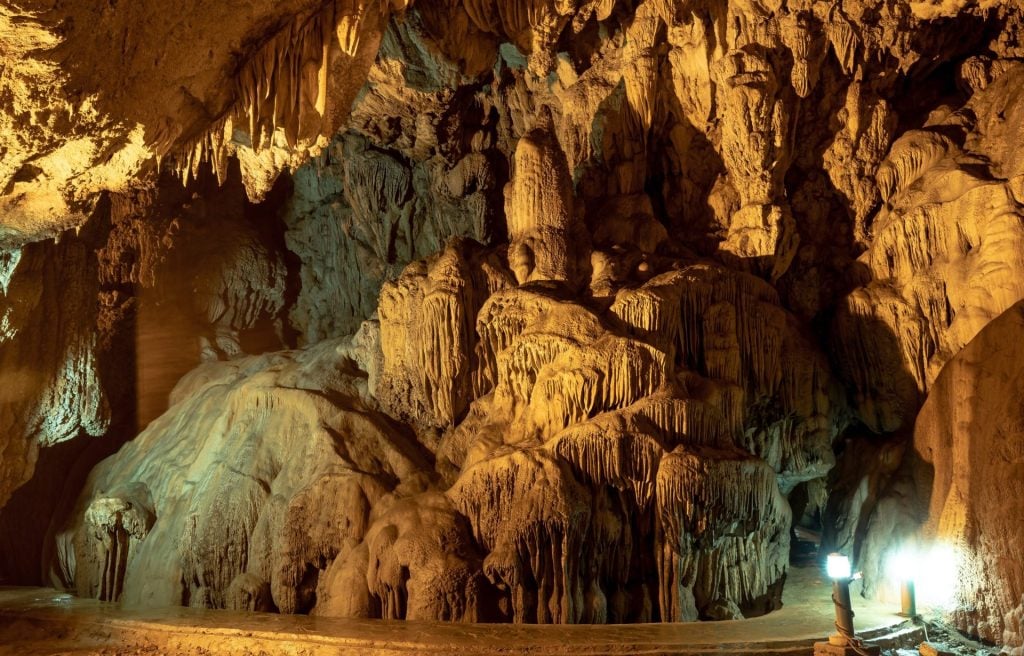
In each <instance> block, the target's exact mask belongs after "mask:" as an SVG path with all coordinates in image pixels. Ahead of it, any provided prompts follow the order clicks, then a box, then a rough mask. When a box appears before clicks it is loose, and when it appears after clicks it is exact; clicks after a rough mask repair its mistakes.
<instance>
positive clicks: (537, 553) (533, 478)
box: [448, 450, 591, 624]
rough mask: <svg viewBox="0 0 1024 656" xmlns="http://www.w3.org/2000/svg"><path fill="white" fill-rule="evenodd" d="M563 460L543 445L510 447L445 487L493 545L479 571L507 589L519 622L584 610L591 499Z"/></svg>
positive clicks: (576, 615) (573, 615)
mask: <svg viewBox="0 0 1024 656" xmlns="http://www.w3.org/2000/svg"><path fill="white" fill-rule="evenodd" d="M563 467H564V465H560V464H559V461H558V460H557V459H555V458H553V457H552V456H549V455H547V454H546V453H545V452H543V451H540V450H531V451H525V450H520V451H513V452H511V453H508V454H506V455H501V456H498V457H496V458H493V459H491V460H487V461H484V462H481V463H479V464H477V465H474V466H473V467H471V468H470V469H468V470H467V471H465V472H463V474H462V475H461V476H460V477H459V480H458V481H457V482H456V483H455V485H454V486H453V487H452V489H451V490H450V491H449V492H448V495H449V496H450V497H451V499H452V502H453V503H454V505H455V507H456V508H457V509H458V510H459V512H461V513H462V514H463V515H465V516H466V517H467V518H469V523H470V525H471V526H472V529H473V535H474V537H475V538H476V539H477V540H478V541H479V543H480V544H481V546H483V548H484V549H485V550H487V551H488V552H490V555H489V556H488V557H487V559H486V560H485V562H484V571H485V572H486V573H487V575H488V576H489V577H490V578H491V579H492V580H493V581H494V582H495V583H500V584H501V585H503V586H505V587H506V588H507V589H508V591H509V594H510V596H511V602H512V605H513V610H514V614H515V618H516V619H517V620H518V621H526V622H539V623H562V624H565V623H573V622H578V621H579V620H580V618H581V617H582V612H583V609H582V607H581V604H580V603H579V602H580V601H581V600H582V598H583V589H584V588H583V582H582V572H581V571H580V567H581V565H582V561H581V556H582V551H583V540H584V536H586V535H587V533H588V531H589V525H590V521H591V518H590V512H591V509H590V499H589V494H588V492H587V491H586V490H585V489H584V488H583V487H582V486H580V485H579V484H578V483H577V482H576V481H575V480H574V479H573V478H572V476H571V475H570V474H569V472H568V471H566V470H565V469H563ZM531 583H532V584H531Z"/></svg>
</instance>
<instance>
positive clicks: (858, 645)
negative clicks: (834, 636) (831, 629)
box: [832, 592, 871, 656]
mask: <svg viewBox="0 0 1024 656" xmlns="http://www.w3.org/2000/svg"><path fill="white" fill-rule="evenodd" d="M832 603H834V604H835V605H836V606H838V607H839V608H842V609H843V610H844V611H846V612H848V613H849V614H850V617H851V618H852V617H853V616H854V612H853V609H852V608H850V607H849V606H846V605H844V604H842V603H841V602H840V601H839V598H838V597H836V593H835V592H833V593H832ZM834 624H835V627H836V632H837V633H839V635H841V636H843V638H844V639H845V640H846V644H847V645H848V646H849V647H850V649H852V650H853V651H854V652H856V653H857V654H858V656H871V652H869V651H868V650H867V649H865V648H864V643H863V642H862V641H861V639H860V638H858V637H857V636H855V635H854V634H852V633H850V632H849V631H847V630H846V628H845V627H843V626H840V624H839V622H838V621H836V622H835V623H834Z"/></svg>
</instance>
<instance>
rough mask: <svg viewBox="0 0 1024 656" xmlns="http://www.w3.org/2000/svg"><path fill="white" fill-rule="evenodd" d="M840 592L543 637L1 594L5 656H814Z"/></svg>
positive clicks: (876, 618)
mask: <svg viewBox="0 0 1024 656" xmlns="http://www.w3.org/2000/svg"><path fill="white" fill-rule="evenodd" d="M830 595H831V587H830V584H829V582H828V581H827V579H826V578H825V577H824V576H823V575H822V574H821V573H820V572H819V571H818V570H817V569H816V568H809V567H794V568H792V569H791V570H790V575H789V578H788V580H787V583H786V588H785V593H784V596H783V608H782V609H781V610H778V611H776V612H774V613H771V614H769V615H765V616H763V617H758V618H752V619H746V620H736V621H724V622H698V623H685V624H646V625H644V624H633V625H600V626H534V625H502V624H490V625H484V624H447V623H438V622H415V621H413V622H385V621H376V620H345V619H331V618H321V617H306V616H294V615H290V616H289V615H285V616H282V615H275V614H268V613H243V612H232V611H219V610H198V609H191V608H169V609H146V610H131V609H123V608H120V607H119V606H118V605H117V604H110V603H103V602H99V601H95V600H89V599H78V598H75V597H71V596H70V595H67V594H65V593H63V592H59V591H57V590H53V589H48V588H0V654H18V655H19V656H41V655H43V654H47V655H53V654H68V655H72V654H73V655H75V656H80V655H85V654H90V655H92V654H95V655H99V654H103V655H108V656H113V655H126V654H189V655H193V654H194V655H197V656H198V655H205V654H252V655H254V656H255V655H268V656H269V655H276V654H288V655H295V656H299V655H301V656H319V655H321V654H374V655H379V654H404V655H408V654H481V655H483V654H545V655H549V654H550V655H557V654H587V655H595V654H676V655H681V654H711V653H714V654H719V655H722V654H810V653H811V644H812V643H813V642H814V641H815V640H821V639H822V638H823V637H824V636H826V635H827V634H828V633H829V632H831V630H832V621H833V612H832V604H831V598H830ZM854 605H855V610H856V613H857V617H856V626H857V630H858V633H859V634H860V635H861V636H862V637H865V638H868V639H876V640H879V641H880V642H883V643H885V644H886V645H888V644H892V641H893V640H894V639H895V638H897V637H902V638H904V640H903V642H906V641H907V638H909V639H910V641H911V642H912V641H913V640H914V639H918V638H916V636H914V635H912V634H913V629H912V628H910V626H909V624H908V623H907V622H906V621H905V620H904V618H902V617H899V616H898V615H896V610H897V609H896V608H894V607H892V606H888V605H883V604H880V603H877V602H871V601H868V600H865V599H861V598H860V597H855V601H854Z"/></svg>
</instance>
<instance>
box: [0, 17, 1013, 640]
mask: <svg viewBox="0 0 1024 656" xmlns="http://www.w3.org/2000/svg"><path fill="white" fill-rule="evenodd" d="M33 4H34V3H33V2H21V3H19V5H18V7H17V8H3V9H0V37H3V41H2V42H3V43H4V49H3V52H0V57H3V66H2V67H0V160H2V162H0V248H3V249H4V250H3V251H2V253H0V365H2V367H0V378H2V380H3V383H4V384H3V385H0V387H2V388H3V389H2V390H0V531H3V530H4V529H8V528H13V527H17V529H18V531H19V532H23V533H24V535H25V537H24V538H23V539H21V540H20V541H12V542H10V543H8V542H0V548H3V549H4V550H6V551H9V552H10V553H4V554H2V555H3V556H4V557H2V558H0V583H2V582H4V581H6V579H8V578H10V579H12V580H13V579H17V580H18V581H19V582H37V581H38V577H37V575H36V574H35V572H40V571H44V572H46V575H45V576H46V577H47V579H48V580H49V581H50V582H53V583H57V584H61V585H64V586H67V587H69V588H71V589H74V590H75V591H76V592H77V593H78V594H80V595H83V596H94V597H97V598H100V599H121V600H123V601H124V602H126V603H128V604H132V605H145V604H188V605H194V606H208V607H218V608H237V609H250V610H277V611H280V612H288V613H305V612H309V613H316V614H320V615H326V616H345V617H379V618H387V619H439V620H454V621H510V622H541V623H568V622H574V623H578V622H594V623H599V622H642V621H659V620H660V621H690V620H698V619H724V618H733V617H738V616H741V615H742V616H750V615H755V614H760V613H764V612H768V611H770V610H772V609H774V608H777V607H778V604H779V603H780V598H781V589H782V585H783V583H784V581H785V576H786V571H787V568H788V566H789V551H790V536H791V531H792V529H793V527H794V526H795V525H800V524H803V525H806V526H808V527H810V528H820V529H821V530H822V534H823V543H824V544H823V548H825V549H839V550H843V551H844V552H846V553H847V554H849V555H851V556H853V557H854V560H855V561H857V565H858V566H859V567H860V568H862V569H863V570H864V572H865V575H866V578H867V580H866V584H867V589H868V590H869V591H870V590H872V589H878V588H880V586H881V585H882V579H883V570H884V567H882V565H881V563H882V561H883V560H884V557H885V552H886V550H887V549H889V548H890V547H891V545H892V544H895V542H896V541H898V540H899V539H901V538H902V537H903V536H907V535H910V534H911V533H913V532H914V529H915V527H916V525H917V523H924V522H925V521H926V519H927V517H926V513H924V512H923V511H922V510H921V509H922V508H925V507H927V506H928V503H929V500H930V502H931V504H932V515H933V517H932V519H933V520H934V521H939V520H938V519H937V518H938V517H940V516H942V517H944V516H946V515H956V516H958V517H960V516H961V515H957V513H956V512H955V511H956V508H961V507H962V508H967V509H968V510H970V512H977V513H979V514H978V517H985V518H987V519H986V521H989V519H991V521H993V522H996V523H997V524H999V525H1000V526H1002V525H1003V524H1002V522H1004V518H1003V516H1001V515H1000V516H996V515H991V516H990V515H988V514H985V513H986V512H987V511H986V510H984V509H983V508H982V507H981V506H979V505H978V504H979V503H980V504H984V501H985V500H986V499H987V498H988V497H984V496H981V497H978V498H977V499H976V498H974V496H973V495H975V494H982V495H983V494H987V493H982V492H975V491H974V490H975V489H976V487H975V486H973V485H971V486H967V487H963V486H961V487H957V486H956V485H955V484H954V483H955V481H957V480H961V479H960V478H958V477H959V476H966V477H967V478H965V479H962V480H968V481H971V480H973V479H972V478H971V476H974V474H973V473H971V471H970V466H967V465H963V464H962V462H967V461H968V460H971V459H970V458H969V457H967V459H966V460H963V459H958V458H959V456H957V457H956V458H954V459H953V464H950V461H949V459H948V458H947V452H951V453H953V454H961V455H962V453H961V452H963V453H967V452H970V453H976V452H977V453H983V454H984V453H988V452H989V451H987V450H986V449H995V448H1000V449H1001V448H1003V446H1000V445H1002V442H1000V441H999V440H1003V441H1005V442H1006V445H1005V449H1007V450H1008V451H1007V452H1009V451H1012V449H1013V448H1014V447H1013V444H1015V443H1016V442H1015V441H1014V439H1015V438H1014V437H1013V436H1011V435H1009V434H1004V433H999V435H998V436H997V437H994V438H993V439H992V440H989V441H987V442H984V443H982V441H981V440H982V438H979V437H976V436H975V435H974V434H973V433H972V435H971V436H969V437H970V440H969V442H970V444H969V445H968V446H964V447H963V448H962V449H961V447H960V446H957V445H959V444H961V442H963V439H964V436H961V435H960V433H959V432H957V431H959V430H960V428H956V430H953V429H949V428H942V427H940V426H937V425H936V426H935V430H934V431H931V432H929V431H928V430H926V429H925V428H924V427H925V426H930V425H933V424H936V423H941V418H942V417H946V416H947V414H948V413H949V412H953V411H956V412H961V411H963V412H967V411H968V410H969V411H970V412H969V413H968V414H970V413H974V414H970V416H971V417H978V416H980V415H979V414H978V413H979V412H981V410H980V409H981V408H983V407H984V406H983V404H982V403H981V401H978V402H977V403H975V401H971V400H969V401H966V402H965V401H957V400H956V399H957V398H960V397H958V395H961V396H963V398H967V399H980V398H981V395H982V392H980V391H976V392H974V390H981V389H982V388H983V387H985V386H986V385H990V384H994V383H993V382H992V381H991V380H990V379H989V378H988V377H987V375H986V376H982V375H978V376H973V375H972V376H966V375H961V374H962V372H963V371H964V367H967V365H966V364H964V362H975V361H979V359H980V358H982V356H983V354H982V353H981V351H984V349H985V348H987V346H984V345H985V344H988V343H989V341H991V340H990V338H986V337H984V336H985V335H986V334H987V333H986V332H985V331H986V330H987V328H986V326H987V325H989V324H990V322H992V321H993V319H994V318H995V317H998V316H1000V314H1001V313H1003V312H1004V311H1006V310H1007V308H1010V307H1011V306H1013V305H1014V304H1015V303H1017V302H1018V301H1020V300H1021V299H1022V298H1024V259H1022V258H1024V255H1022V253H1024V241H1022V240H1024V228H1022V222H1021V216H1022V215H1021V211H1020V203H1021V200H1022V197H1024V185H1022V182H1021V181H1022V180H1024V178H1022V177H1021V176H1022V174H1024V157H1022V154H1021V153H1020V146H1019V144H1020V143H1024V140H1022V138H1024V99H1022V98H1021V93H1022V91H1021V89H1024V67H1022V66H1021V65H1020V64H1019V63H1015V62H1016V60H1017V59H1020V58H1022V57H1024V50H1022V49H1021V48H1020V46H1018V45H1017V43H1018V42H1019V40H1020V27H1021V25H1022V24H1024V18H1022V16H1021V14H1020V11H1019V9H1018V8H1016V7H1009V6H1004V5H1003V3H998V4H999V6H995V4H996V3H972V4H968V3H944V4H942V3H940V4H935V3H931V4H929V3H909V4H908V3H889V4H884V3H872V2H843V3H827V2H798V3H792V2H791V3H789V4H783V3H766V2H756V1H755V2H735V1H733V2H718V3H707V2H683V1H665V0H643V1H641V2H622V1H616V0H567V1H560V2H553V1H552V0H472V1H469V0H467V1H464V2H460V1H457V0H439V1H436V2H426V1H425V0H419V1H418V2H406V1H404V0H403V1H397V0H396V1H392V2H375V1H369V0H331V1H329V2H326V3H324V2H307V1H304V0H291V1H289V2H283V3H282V2H277V3H268V2H247V3H237V2H226V3H219V4H217V6H216V7H212V6H206V5H207V4H209V3H205V4H204V3H192V4H195V5H196V6H194V7H191V6H183V7H182V8H181V9H180V15H182V16H189V17H190V18H189V20H188V21H187V22H180V21H179V22H176V21H168V20H165V13H164V12H162V11H160V10H161V8H160V7H155V6H150V4H152V3H147V2H139V3H133V4H131V5H130V6H129V5H124V3H120V4H117V3H114V4H110V3H107V4H105V5H104V6H103V7H99V6H93V5H92V4H89V3H80V2H67V3H61V4H60V5H59V6H58V7H53V8H51V7H47V8H45V11H44V8H43V7H34V6H33ZM186 4H188V3H186ZM200 4H202V5H203V6H201V7H200V6H199V5H200ZM977 4H980V5H981V6H976V5H977ZM107 5H110V6H109V7H108V6H107ZM122 5H124V6H122ZM989 5H993V6H989ZM158 18H159V20H158ZM86 26H88V27H86ZM112 44H113V45H112ZM115 45H116V46H117V48H119V49H120V51H119V52H114V51H113V50H111V48H114V47H115ZM117 48H115V49H117ZM71 228H75V230H74V231H72V230H71ZM78 228H81V230H80V231H79V230H78ZM56 236H59V237H60V238H61V239H60V242H59V243H56V242H55V241H54V242H51V241H50V239H49V238H50V237H56ZM1007 316H1013V315H1012V313H1011V314H1010V315H1003V318H1001V319H999V320H998V322H1000V323H998V325H1003V324H1006V323H1007V322H1008V321H1009V320H1008V319H1006V317H1007ZM995 326H997V324H996V323H993V324H992V325H991V326H990V327H992V329H993V330H995ZM1004 329H1005V327H1004V328H1000V330H1004ZM1006 330H1008V329H1006ZM1000 334H1002V333H1000ZM979 335H980V336H979ZM972 340H973V341H972ZM968 344H971V346H968V347H967V350H965V351H962V350H961V349H964V347H965V345H968ZM977 344H982V346H977ZM971 349H975V350H978V349H980V350H981V351H979V352H978V353H974V351H972V350H971ZM986 352H987V351H986ZM958 353H959V355H958ZM972 354H973V355H972ZM1007 366H1009V365H1008V364H1007ZM968 368H969V367H968ZM944 371H948V372H950V373H941V372H944ZM958 371H960V372H961V374H957V373H956V372H958ZM958 376H959V378H958ZM950 378H957V380H960V378H964V381H963V382H962V383H961V382H958V383H956V384H955V385H954V384H952V383H949V382H948V380H949V379H950ZM944 381H945V382H944ZM961 384H962V385H963V386H965V389H969V390H972V393H971V394H968V393H967V392H963V393H962V394H961V392H962V390H961V388H960V387H958V385H961ZM954 388H955V389H954ZM929 394H931V396H930V397H928V395H929ZM993 394H995V393H993ZM998 396H999V395H998V394H995V396H993V398H996V397H998ZM926 397H928V400H927V402H926V401H925V399H926ZM992 402H993V403H995V401H992ZM922 403H924V404H925V405H924V410H923V411H922V410H921V408H922ZM964 403H966V404H967V406H970V407H967V408H966V409H965V406H964ZM919 411H920V412H922V414H920V415H919ZM986 414H987V415H991V419H990V421H992V422H997V423H998V421H999V418H1000V417H1002V418H1004V419H1006V418H1008V417H1009V418H1012V417H1013V416H1015V415H1013V414H1012V412H1011V409H1010V408H1009V407H1008V406H1006V407H1004V406H1002V405H1000V406H998V407H996V406H993V407H992V408H991V409H989V410H987V411H986ZM965 416H966V415H965ZM936 417H939V418H940V419H936ZM915 421H916V424H917V431H916V433H915V434H914V439H913V440H912V439H911V435H912V432H913V429H914V426H915ZM965 421H966V420H965ZM971 421H974V419H971ZM978 421H981V420H978ZM986 421H989V419H986ZM1007 421H1009V419H1008V420H1007ZM929 422H931V423H929ZM982 424H984V425H980V426H979V428H978V431H980V432H981V433H983V434H987V433H988V432H995V433H998V431H996V429H995V428H991V429H990V427H989V425H988V424H985V423H984V422H982ZM1010 424H1011V425H1012V421H1010ZM972 425H973V424H972ZM993 425H995V424H993ZM940 428H941V430H940ZM950 431H952V432H950ZM943 435H945V436H946V437H942V436H943ZM940 438H941V440H944V441H941V444H940V442H938V441H935V440H940ZM947 438H948V439H947ZM997 438H998V439H997ZM912 444H913V445H914V446H915V447H917V451H916V452H915V450H914V449H913V448H911V445H912ZM122 445H123V446H122ZM922 445H926V446H927V445H930V446H927V448H925V446H922ZM950 445H952V446H950ZM118 448H120V450H119V451H117V449H118ZM114 451H117V453H116V454H114V455H110V454H111V453H112V452H114ZM926 451H927V452H928V454H927V455H925V459H926V460H927V461H928V462H931V463H934V465H935V471H936V479H935V481H936V482H935V485H936V489H935V492H934V493H933V492H932V490H931V487H930V485H925V484H923V483H922V482H921V480H919V478H920V477H919V476H918V475H919V474H920V473H921V471H922V470H921V469H920V467H918V465H920V461H919V459H918V456H916V455H913V454H914V453H917V452H919V453H920V454H925V452H926ZM837 455H838V459H837ZM105 456H110V457H106V458H105V459H104V457H105ZM971 462H973V461H971ZM947 465H948V466H947ZM961 469H966V470H968V471H966V473H963V472H961ZM90 472H91V473H90ZM948 472H953V473H951V474H949V475H948V476H947V473H948ZM1006 476H1010V473H1007V474H1006ZM947 479H949V480H952V481H954V483H949V489H952V490H956V491H958V492H957V494H954V495H953V497H957V498H955V499H954V498H952V497H951V496H950V495H949V494H947V490H946V487H943V486H945V485H947V484H946V483H943V481H946V480H947ZM55 487H59V488H62V489H61V490H58V491H55V490H54V489H53V488H55ZM957 495H959V496H957ZM957 504H961V505H957ZM946 508H953V510H948V511H947V510H945V509H946ZM968 515H970V513H968ZM964 516H967V515H964ZM934 521H933V523H934ZM943 521H946V520H943ZM947 523H948V522H947ZM1005 524H1006V527H1007V528H1006V533H1007V535H1016V534H1015V533H1013V526H1012V525H1011V523H1010V522H1009V521H1008V520H1006V521H1005ZM929 526H930V525H929ZM960 528H963V527H960ZM8 532H9V531H8ZM1018 532H1019V531H1018ZM961 533H964V534H965V535H966V537H965V538H964V539H965V540H967V542H968V543H969V545H970V548H971V549H972V550H973V551H972V552H971V553H972V554H973V556H972V558H975V559H976V562H982V563H990V562H992V561H995V560H997V554H998V553H999V551H1000V549H1002V548H1003V547H1001V546H995V547H993V546H991V545H989V544H988V543H984V542H981V543H975V542H971V540H972V539H973V538H972V536H971V535H970V531H966V529H965V530H964V531H961ZM20 534H21V533H19V535H20ZM1011 543H1012V544H1016V543H1015V542H1012V540H1010V541H1008V542H1007V543H1006V544H1011ZM1001 563H1002V561H1001ZM979 567H981V566H979ZM25 572H30V574H25ZM975 574H977V576H975V578H974V579H972V580H978V581H981V583H979V586H980V587H978V591H977V592H970V591H968V592H965V594H966V595H967V596H968V597H970V596H972V595H975V596H976V595H981V594H982V593H984V594H985V595H989V594H991V596H992V598H993V599H996V600H997V601H995V602H992V604H991V605H977V608H978V610H977V612H976V613H975V614H966V613H960V614H959V615H957V618H958V620H960V621H961V624H962V626H963V627H964V628H969V629H971V630H972V631H974V632H977V633H980V634H983V635H984V636H985V637H987V638H990V639H995V640H1005V641H1006V642H1008V643H1010V644H1014V645H1017V644H1020V643H1021V638H1020V634H1021V631H1020V630H1019V627H1018V624H1019V617H1018V616H1019V615H1020V612H1019V610H1014V609H1015V608H1016V606H1017V604H1016V599H1019V594H1020V592H1021V591H1020V590H1019V586H1016V581H1019V580H1020V579H1021V578H1024V571H1022V570H1021V569H1020V566H1019V564H1006V563H1002V564H1000V565H999V566H998V567H995V568H990V567H981V568H980V569H978V570H977V572H975ZM1015 586H1016V587H1015ZM982 591H983V592H982ZM1014 595H1016V597H1014ZM968 601H970V600H969V599H967V598H965V602H968Z"/></svg>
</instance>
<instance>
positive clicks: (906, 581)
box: [888, 546, 920, 617]
mask: <svg viewBox="0 0 1024 656" xmlns="http://www.w3.org/2000/svg"><path fill="white" fill-rule="evenodd" d="M919 562H920V556H919V555H918V554H917V553H916V552H915V551H914V549H912V548H911V547H909V546H904V547H902V548H900V549H899V550H897V551H896V552H895V553H894V554H893V555H892V556H891V557H890V558H889V566H888V570H889V577H890V578H891V579H895V580H897V581H899V582H900V601H901V605H902V607H903V610H902V612H901V613H900V615H903V616H904V617H917V593H916V590H915V588H914V584H915V581H916V579H917V575H918V563H919Z"/></svg>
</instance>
